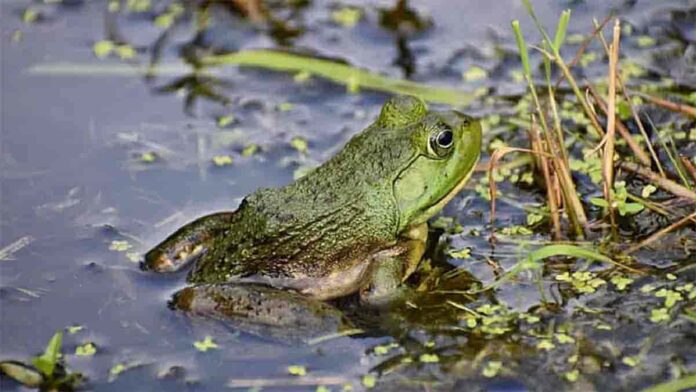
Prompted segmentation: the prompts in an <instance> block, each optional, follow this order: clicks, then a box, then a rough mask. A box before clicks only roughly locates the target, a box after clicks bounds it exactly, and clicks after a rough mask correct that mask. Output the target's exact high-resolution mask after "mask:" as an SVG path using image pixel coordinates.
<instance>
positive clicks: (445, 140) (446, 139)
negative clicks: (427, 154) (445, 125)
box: [437, 130, 452, 148]
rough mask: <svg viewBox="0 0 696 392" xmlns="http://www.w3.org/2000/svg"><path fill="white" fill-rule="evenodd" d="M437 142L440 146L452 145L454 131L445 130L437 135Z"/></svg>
mask: <svg viewBox="0 0 696 392" xmlns="http://www.w3.org/2000/svg"><path fill="white" fill-rule="evenodd" d="M437 144H439V145H440V147H443V148H447V147H449V146H451V145H452V131H449V130H447V131H443V132H440V134H438V135H437Z"/></svg>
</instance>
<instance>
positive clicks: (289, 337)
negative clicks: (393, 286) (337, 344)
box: [170, 283, 352, 342]
mask: <svg viewBox="0 0 696 392" xmlns="http://www.w3.org/2000/svg"><path fill="white" fill-rule="evenodd" d="M170 306H171V307H172V308H174V309H177V310H182V311H185V312H187V313H189V314H193V315H197V316H204V317H208V318H212V319H215V320H220V321H223V322H224V323H226V324H228V325H229V326H231V327H232V328H234V329H237V330H240V331H243V332H246V333H250V334H253V335H257V336H261V337H265V338H275V339H280V340H283V341H291V342H302V341H304V342H307V341H308V340H311V339H313V338H317V337H321V336H326V335H330V334H333V333H336V332H340V331H345V330H348V329H351V328H352V326H351V324H350V322H348V321H347V319H346V318H345V317H344V315H343V313H342V312H341V311H340V310H338V309H336V308H335V307H333V306H331V305H329V304H327V303H325V302H321V301H318V300H316V299H313V298H310V297H307V296H305V295H302V294H299V293H296V292H293V291H286V290H280V289H276V288H272V287H269V286H265V285H262V284H257V283H222V284H203V285H198V286H192V287H187V288H184V289H182V290H181V291H179V292H177V293H176V294H174V296H173V298H172V301H171V302H170Z"/></svg>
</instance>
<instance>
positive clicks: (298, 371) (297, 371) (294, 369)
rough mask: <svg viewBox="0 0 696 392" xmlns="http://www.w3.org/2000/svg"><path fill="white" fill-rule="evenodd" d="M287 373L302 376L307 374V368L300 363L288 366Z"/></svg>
mask: <svg viewBox="0 0 696 392" xmlns="http://www.w3.org/2000/svg"><path fill="white" fill-rule="evenodd" d="M288 373H289V374H292V375H293V376H304V375H306V374H307V368H306V367H304V366H301V365H290V366H288Z"/></svg>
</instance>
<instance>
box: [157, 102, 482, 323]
mask: <svg viewBox="0 0 696 392" xmlns="http://www.w3.org/2000/svg"><path fill="white" fill-rule="evenodd" d="M480 149H481V125H480V123H479V121H477V120H476V119H474V118H472V117H469V116H467V115H464V114H462V113H459V112H457V111H429V110H428V109H427V107H426V105H425V104H424V103H423V102H422V101H421V100H420V99H417V98H414V97H410V96H399V97H394V98H392V99H390V100H389V101H387V102H386V103H385V104H384V106H383V107H382V110H381V113H380V115H379V117H378V118H377V119H376V121H375V122H374V123H373V124H371V125H370V126H368V127H367V128H366V129H365V130H363V131H362V132H361V133H359V134H357V135H356V136H355V137H353V138H352V139H351V140H350V141H349V142H348V143H347V145H346V146H345V147H344V148H343V150H342V151H340V152H339V153H338V154H337V155H335V156H334V157H333V158H331V159H330V160H329V161H327V162H325V163H324V164H323V165H321V166H319V167H317V168H316V169H314V170H313V171H311V172H310V173H308V174H307V175H306V176H305V177H303V178H301V179H298V180H296V181H295V182H293V183H291V184H289V185H286V186H284V187H281V188H273V189H259V190H257V191H256V192H254V193H252V194H251V195H249V196H247V197H246V198H244V200H243V201H242V203H241V204H240V206H239V208H238V209H237V210H236V211H234V212H219V213H215V214H212V215H208V216H204V217H202V218H199V219H197V220H195V221H193V222H191V223H189V224H187V225H185V226H184V227H182V228H181V229H179V230H178V231H177V232H175V233H174V234H172V235H171V236H170V237H169V238H167V239H166V240H164V241H163V242H162V243H161V244H159V245H158V246H156V247H155V248H154V249H152V250H151V251H150V252H148V253H147V254H146V256H145V260H144V262H143V268H144V269H146V270H151V271H156V272H173V271H177V270H180V269H182V268H183V267H184V266H186V265H189V264H193V268H192V269H191V271H190V272H189V274H188V278H187V280H188V282H189V283H190V285H191V286H190V287H189V288H187V289H184V290H183V291H182V292H180V294H179V295H177V296H175V298H178V299H179V303H180V305H181V307H183V308H186V309H189V310H190V309H192V308H193V310H195V307H196V306H197V305H196V299H198V301H199V302H198V303H203V302H204V299H205V300H210V299H211V298H212V297H215V298H213V299H214V301H217V302H224V301H225V299H224V298H223V297H220V296H219V295H218V296H217V297H216V293H221V292H229V291H230V290H229V289H225V290H223V289H222V288H223V287H228V286H229V285H248V284H254V285H261V286H263V287H266V288H269V287H270V288H274V289H278V290H290V291H294V292H295V293H294V294H293V295H296V294H297V293H299V294H300V295H303V296H306V297H310V298H313V299H317V300H328V299H333V298H338V297H343V296H347V295H350V294H354V293H359V294H360V296H361V299H363V300H364V301H366V302H370V301H380V300H381V299H384V298H389V297H390V296H391V295H392V294H393V293H395V292H398V291H399V289H400V287H401V285H402V283H403V282H404V280H405V279H406V278H407V277H408V276H409V275H410V274H411V273H412V272H413V271H414V270H415V269H416V267H417V265H418V263H419V261H420V259H421V257H422V255H423V252H424V249H425V242H426V237H427V233H428V230H427V221H428V219H429V218H431V217H432V216H433V215H434V214H436V213H437V212H439V211H440V210H441V209H442V208H443V207H444V205H445V204H446V203H447V202H448V201H449V200H450V199H452V197H454V195H456V194H457V193H458V192H459V191H460V190H461V189H462V187H463V186H464V184H465V183H466V181H467V179H468V178H469V177H470V175H471V173H472V172H473V170H474V167H475V165H476V163H477V161H478V159H479V155H480ZM264 290H265V289H264ZM197 296H198V297H197Z"/></svg>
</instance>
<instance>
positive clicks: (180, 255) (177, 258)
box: [141, 212, 234, 272]
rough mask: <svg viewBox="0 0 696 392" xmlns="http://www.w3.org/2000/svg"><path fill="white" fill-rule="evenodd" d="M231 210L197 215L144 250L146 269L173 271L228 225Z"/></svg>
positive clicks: (202, 252)
mask: <svg viewBox="0 0 696 392" xmlns="http://www.w3.org/2000/svg"><path fill="white" fill-rule="evenodd" d="M233 216H234V212H218V213H215V214H211V215H206V216H204V217H201V218H198V219H196V220H194V221H193V222H191V223H189V224H187V225H186V226H184V227H182V228H181V229H179V230H177V231H176V232H175V233H174V234H172V235H170V236H169V237H167V239H165V240H164V241H162V242H161V243H160V244H159V245H157V246H155V247H154V248H153V249H151V250H150V251H149V252H147V253H146V254H145V259H144V260H143V262H142V263H141V268H142V269H143V270H146V271H155V272H176V271H179V270H181V269H182V268H184V267H186V266H188V265H190V264H191V262H193V261H194V260H196V259H197V258H198V257H200V256H201V255H202V254H204V253H205V252H206V250H207V249H208V246H209V244H210V243H211V242H212V240H213V239H215V237H217V236H218V235H221V234H222V232H224V231H225V230H226V229H227V228H229V226H230V224H231V222H232V217H233Z"/></svg>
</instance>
